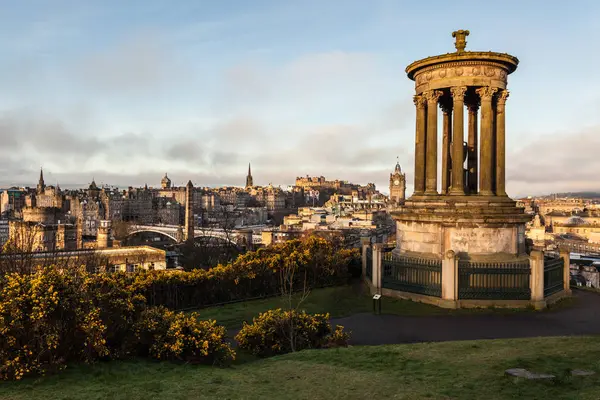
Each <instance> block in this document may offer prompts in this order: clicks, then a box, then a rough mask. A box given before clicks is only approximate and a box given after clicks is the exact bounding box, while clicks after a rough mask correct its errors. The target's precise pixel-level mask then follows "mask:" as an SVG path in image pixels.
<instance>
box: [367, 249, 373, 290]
mask: <svg viewBox="0 0 600 400" xmlns="http://www.w3.org/2000/svg"><path fill="white" fill-rule="evenodd" d="M366 277H367V279H368V280H369V282H373V248H372V247H371V246H369V247H367V271H366Z"/></svg>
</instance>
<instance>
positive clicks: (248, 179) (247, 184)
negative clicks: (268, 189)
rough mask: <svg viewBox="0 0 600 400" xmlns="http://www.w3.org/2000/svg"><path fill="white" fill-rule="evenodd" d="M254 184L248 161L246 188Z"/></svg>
mask: <svg viewBox="0 0 600 400" xmlns="http://www.w3.org/2000/svg"><path fill="white" fill-rule="evenodd" d="M252 186H254V180H253V179H252V170H251V169H250V163H248V175H247V176H246V189H248V188H251V187H252Z"/></svg>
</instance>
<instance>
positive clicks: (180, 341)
mask: <svg viewBox="0 0 600 400" xmlns="http://www.w3.org/2000/svg"><path fill="white" fill-rule="evenodd" d="M135 331H136V338H137V339H138V342H139V346H138V355H141V356H146V357H152V358H156V359H159V360H178V361H186V362H194V363H204V364H206V363H211V364H213V363H217V364H222V363H225V362H227V361H230V360H233V359H235V353H234V352H233V350H232V349H231V347H230V346H229V344H228V343H226V341H225V335H226V333H227V332H226V330H225V327H224V326H220V325H217V324H216V321H200V320H199V319H198V314H197V313H189V314H185V313H181V312H173V311H170V310H168V309H166V308H164V307H151V308H149V309H147V310H146V311H144V312H143V314H142V317H141V318H140V320H139V321H138V323H137V324H136V327H135Z"/></svg>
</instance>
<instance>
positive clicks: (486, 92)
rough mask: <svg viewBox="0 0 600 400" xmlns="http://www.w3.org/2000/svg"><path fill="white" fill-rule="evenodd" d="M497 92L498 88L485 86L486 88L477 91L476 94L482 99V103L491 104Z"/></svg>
mask: <svg viewBox="0 0 600 400" xmlns="http://www.w3.org/2000/svg"><path fill="white" fill-rule="evenodd" d="M497 91H498V88H494V87H490V86H484V87H481V88H479V89H477V90H475V93H477V94H478V95H479V98H480V99H481V101H490V102H491V101H492V98H493V97H494V94H496V92H497Z"/></svg>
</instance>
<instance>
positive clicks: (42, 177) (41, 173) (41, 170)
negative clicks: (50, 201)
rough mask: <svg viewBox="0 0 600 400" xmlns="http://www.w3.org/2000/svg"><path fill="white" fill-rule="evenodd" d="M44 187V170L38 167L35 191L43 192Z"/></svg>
mask: <svg viewBox="0 0 600 400" xmlns="http://www.w3.org/2000/svg"><path fill="white" fill-rule="evenodd" d="M44 189H46V184H45V183H44V170H43V169H42V167H40V180H39V181H38V185H37V192H38V193H40V194H41V193H43V192H44Z"/></svg>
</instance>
